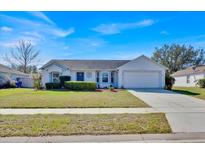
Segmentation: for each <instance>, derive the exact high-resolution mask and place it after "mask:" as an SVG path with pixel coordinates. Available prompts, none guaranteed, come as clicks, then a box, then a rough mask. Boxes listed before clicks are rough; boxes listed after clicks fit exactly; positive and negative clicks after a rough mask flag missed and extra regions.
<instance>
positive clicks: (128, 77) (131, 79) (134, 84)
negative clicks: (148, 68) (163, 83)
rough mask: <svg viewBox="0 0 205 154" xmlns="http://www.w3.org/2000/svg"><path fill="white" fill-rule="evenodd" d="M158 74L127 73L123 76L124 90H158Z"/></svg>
mask: <svg viewBox="0 0 205 154" xmlns="http://www.w3.org/2000/svg"><path fill="white" fill-rule="evenodd" d="M159 77H160V75H159V72H137V71H136V72H134V71H133V72H129V71H125V72H124V74H123V79H124V84H123V85H124V87H125V88H159V87H160V84H159V81H160V80H159Z"/></svg>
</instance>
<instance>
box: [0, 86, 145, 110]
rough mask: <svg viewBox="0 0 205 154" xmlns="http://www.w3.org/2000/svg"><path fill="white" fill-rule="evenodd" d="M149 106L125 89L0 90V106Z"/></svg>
mask: <svg viewBox="0 0 205 154" xmlns="http://www.w3.org/2000/svg"><path fill="white" fill-rule="evenodd" d="M84 107H87V108H94V107H96V108H97V107H99V108H101V107H102V108H103V107H104V108H105V107H108V108H109V107H116V108H117V107H122V108H124V107H125V108H126V107H149V106H148V105H147V104H145V103H144V102H143V101H141V100H140V99H138V98H137V97H135V96H133V95H132V94H130V93H129V92H127V91H126V90H120V91H118V92H111V91H109V90H106V91H103V92H76V91H46V90H40V91H35V90H33V89H3V90H0V108H84Z"/></svg>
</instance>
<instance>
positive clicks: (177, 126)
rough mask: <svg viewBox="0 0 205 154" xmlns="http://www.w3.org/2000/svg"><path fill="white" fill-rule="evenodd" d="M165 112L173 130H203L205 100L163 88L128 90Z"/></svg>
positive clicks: (204, 128) (204, 125) (204, 127)
mask: <svg viewBox="0 0 205 154" xmlns="http://www.w3.org/2000/svg"><path fill="white" fill-rule="evenodd" d="M129 92H131V93H132V94H133V95H135V96H136V97H138V98H140V99H141V100H143V101H144V102H146V103H147V104H148V105H150V106H151V107H152V108H154V109H155V110H156V111H159V112H163V113H165V114H166V117H167V120H168V122H169V124H170V126H171V128H172V131H173V132H205V101H204V100H201V99H197V98H194V97H190V96H187V95H183V94H179V93H175V92H172V91H167V90H163V89H135V90H129Z"/></svg>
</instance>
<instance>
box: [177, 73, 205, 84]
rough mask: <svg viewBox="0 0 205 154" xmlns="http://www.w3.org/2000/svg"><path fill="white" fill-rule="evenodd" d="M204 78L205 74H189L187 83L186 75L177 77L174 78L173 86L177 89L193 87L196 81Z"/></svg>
mask: <svg viewBox="0 0 205 154" xmlns="http://www.w3.org/2000/svg"><path fill="white" fill-rule="evenodd" d="M204 77H205V73H200V74H195V75H194V74H191V75H189V83H187V75H185V76H178V77H174V78H175V83H174V86H178V87H195V86H196V83H197V80H199V79H203V78H204Z"/></svg>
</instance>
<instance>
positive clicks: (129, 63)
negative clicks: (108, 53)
mask: <svg viewBox="0 0 205 154" xmlns="http://www.w3.org/2000/svg"><path fill="white" fill-rule="evenodd" d="M41 70H42V83H43V85H44V86H45V83H47V82H59V77H60V76H70V77H71V80H72V81H94V82H97V86H98V87H99V88H105V87H109V86H110V85H112V86H114V87H117V88H164V85H165V70H166V67H164V66H162V65H160V64H157V63H155V62H153V61H152V60H151V59H149V58H148V57H146V56H144V55H142V56H140V57H138V58H136V59H134V60H51V61H49V62H48V63H47V64H45V65H44V66H43V67H42V68H41Z"/></svg>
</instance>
